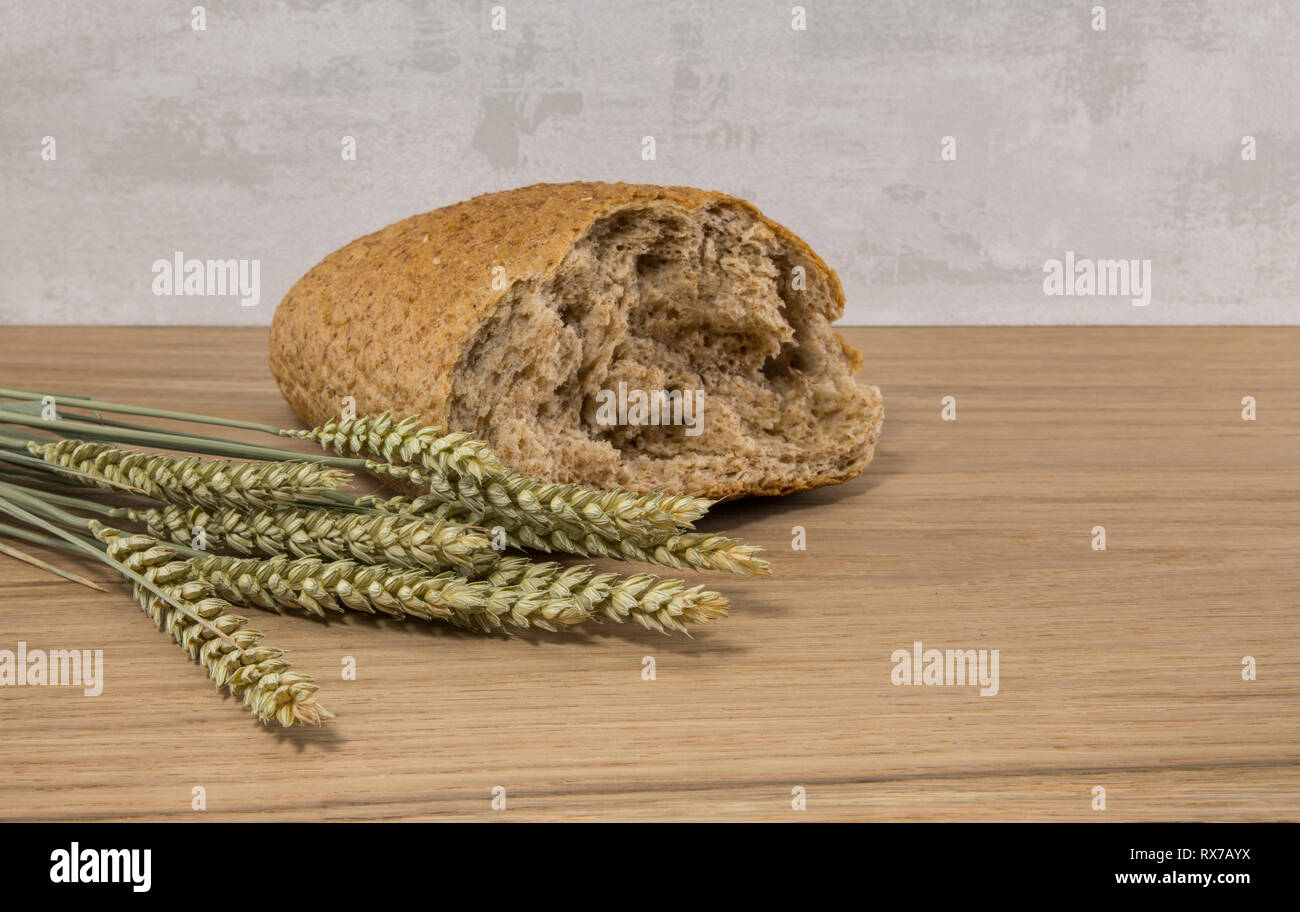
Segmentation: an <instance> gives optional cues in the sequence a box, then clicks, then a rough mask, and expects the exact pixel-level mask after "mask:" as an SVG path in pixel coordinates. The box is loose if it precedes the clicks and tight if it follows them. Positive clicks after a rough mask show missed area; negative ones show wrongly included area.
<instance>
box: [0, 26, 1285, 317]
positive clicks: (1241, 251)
mask: <svg viewBox="0 0 1300 912" xmlns="http://www.w3.org/2000/svg"><path fill="white" fill-rule="evenodd" d="M192 5H193V4H192V3H191V2H188V0H187V2H183V3H164V2H157V0H126V2H113V3H87V2H84V0H80V2H70V0H57V2H56V0H40V2H14V0H9V2H6V3H4V4H3V6H0V57H2V59H0V169H2V170H0V191H2V192H3V199H2V202H3V219H0V245H2V247H3V255H2V258H0V322H8V323H191V324H192V323H205V324H206V323H211V324H229V323H266V322H268V321H269V320H270V317H271V313H272V310H273V308H274V306H275V304H276V302H278V300H279V299H280V297H281V296H282V295H283V294H284V292H285V291H286V290H287V289H288V288H289V286H290V285H291V284H292V283H293V281H294V280H295V279H297V277H298V276H299V275H300V274H302V273H303V272H304V271H305V270H307V269H308V268H309V267H310V266H311V265H312V264H313V263H315V262H316V261H317V260H319V259H320V258H321V257H322V256H323V255H325V254H326V253H328V252H329V251H331V250H333V249H334V248H336V247H338V246H340V245H342V244H344V243H346V242H347V241H349V240H351V239H352V238H354V237H356V236H358V235H360V234H363V233H366V232H369V231H371V230H374V229H376V228H379V227H381V226H382V225H384V224H386V223H388V222H391V221H394V220H396V219H398V218H402V217H404V216H407V215H410V214H412V213H415V212H418V211H423V210H426V209H431V208H434V207H437V206H440V205H444V204H446V203H450V202H454V201H456V200H459V199H462V198H465V197H468V196H472V195H474V194H477V193H482V192H485V191H490V190H498V189H503V188H508V187H514V186H519V185H523V184H529V183H533V182H536V181H543V180H552V181H554V180H571V179H579V178H583V179H598V180H611V181H612V180H627V181H640V182H651V183H682V184H692V185H696V186H701V187H710V188H717V189H721V190H724V191H727V192H730V193H734V194H737V195H740V196H744V197H746V198H748V199H750V200H752V201H753V202H755V203H756V204H758V205H759V206H760V207H761V208H762V209H763V210H764V211H765V212H766V213H767V214H769V215H770V216H772V217H773V218H775V219H777V220H778V221H781V222H784V223H785V224H787V225H789V226H790V227H792V228H793V229H794V230H795V231H797V232H798V233H800V234H802V235H803V236H804V237H805V238H806V239H807V240H808V241H809V242H810V243H811V244H812V245H813V246H814V247H815V248H816V249H817V250H818V251H819V252H821V253H822V254H823V256H824V257H825V258H826V260H827V261H828V262H829V263H831V265H833V266H834V267H835V268H836V269H837V270H838V271H839V273H840V276H841V278H842V279H843V281H844V285H845V288H846V291H847V293H848V298H849V305H848V313H847V315H846V318H845V322H846V323H868V324H871V323H879V324H912V323H916V324H942V323H956V324H961V323H1004V324H1005V323H1010V324H1017V323H1295V322H1297V313H1298V312H1300V305H1298V304H1297V302H1298V301H1300V250H1298V248H1300V244H1298V243H1297V241H1300V164H1298V163H1300V91H1297V90H1298V87H1300V78H1298V77H1300V58H1298V56H1297V55H1298V53H1300V52H1298V51H1297V46H1298V45H1300V42H1297V37H1298V33H1300V26H1298V25H1297V9H1296V7H1295V6H1294V5H1293V4H1288V3H1265V2H1248V3H1240V2H1221V3H1215V2H1197V0H1185V2H1176V0H1160V2H1145V3H1134V2H1125V3H1108V4H1104V5H1105V6H1106V8H1107V10H1106V15H1107V21H1106V30H1105V31H1095V30H1093V28H1092V27H1091V24H1090V23H1091V19H1092V16H1093V12H1092V8H1093V7H1094V6H1096V5H1098V4H1096V3H1095V2H1046V0H1043V2H1037V0H1018V2H1017V0H993V2H985V3H975V2H957V0H952V2H912V0H897V2H887V3H867V2H828V0H810V2H807V3H805V4H804V7H805V8H806V10H807V30H806V31H795V30H793V29H792V28H791V8H792V5H793V4H791V3H789V2H754V0H750V2H741V0H725V2H724V0H715V2H710V0H670V2H644V3H613V2H573V0H569V2H562V0H547V2H512V0H499V2H497V3H490V2H489V3H480V2H448V3H432V2H431V3H425V2H419V0H334V2H328V0H321V2H312V0H294V2H288V3H268V2H259V3H253V2H213V3H210V4H208V5H206V13H207V29H206V31H194V30H193V29H192V28H191V12H190V9H191V6H192ZM493 6H503V7H504V8H505V10H506V29H505V30H504V31H493V30H492V28H491V24H490V20H491V16H492V8H493ZM47 135H48V136H53V137H55V139H56V141H57V152H58V158H57V161H54V162H49V161H43V160H42V158H41V155H40V148H41V141H42V137H44V136H47ZM347 135H351V136H354V137H356V141H357V150H358V160H357V161H355V162H345V161H343V160H342V157H341V155H340V148H341V147H340V141H341V138H342V137H344V136H347ZM646 135H652V136H654V137H655V139H656V145H657V149H656V151H657V158H656V160H655V161H643V160H642V157H641V148H642V147H641V138H642V137H643V136H646ZM1247 135H1249V136H1253V137H1255V139H1256V143H1257V160H1255V161H1243V159H1242V155H1241V150H1242V138H1243V137H1244V136H1247ZM944 136H952V137H954V138H955V139H956V143H957V160H956V161H941V160H940V154H939V153H940V143H941V140H942V138H943V137H944ZM176 250H181V251H183V252H184V253H185V254H186V255H187V256H194V257H199V258H228V257H250V258H252V257H256V258H259V259H260V260H261V261H262V302H261V304H260V305H259V306H257V307H253V308H244V307H240V306H239V303H238V301H237V300H236V299H234V298H217V297H207V298H181V297H175V298H168V297H155V296H154V295H153V294H152V292H151V290H150V283H151V280H152V278H153V276H152V273H151V264H152V263H153V261H154V260H156V259H159V258H168V257H170V256H171V255H172V253H173V252H174V251H176ZM1066 250H1073V251H1075V252H1076V253H1077V254H1078V255H1079V256H1081V257H1091V258H1112V257H1115V258H1119V257H1123V258H1149V259H1150V260H1151V261H1152V272H1153V282H1152V284H1153V295H1152V302H1151V304H1150V306H1148V307H1145V308H1138V307H1133V306H1132V305H1131V303H1130V302H1129V300H1128V299H1127V298H1063V297H1047V296H1045V295H1044V294H1043V291H1042V280H1043V273H1042V268H1043V263H1044V261H1045V260H1047V259H1049V258H1060V257H1063V256H1064V253H1065V251H1066Z"/></svg>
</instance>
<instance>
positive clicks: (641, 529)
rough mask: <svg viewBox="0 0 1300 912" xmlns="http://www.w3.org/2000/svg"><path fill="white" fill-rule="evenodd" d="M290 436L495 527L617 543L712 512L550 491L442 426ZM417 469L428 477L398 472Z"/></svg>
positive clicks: (619, 494)
mask: <svg viewBox="0 0 1300 912" xmlns="http://www.w3.org/2000/svg"><path fill="white" fill-rule="evenodd" d="M282 433H284V434H285V435H286V436H292V437H298V438H300V439H305V440H313V441H315V442H316V443H319V444H320V445H321V447H322V448H324V449H326V450H333V451H334V452H336V453H338V454H340V455H342V456H355V457H362V456H373V457H376V458H380V459H385V460H387V462H388V464H389V465H388V466H375V469H377V470H379V471H381V472H384V473H388V474H390V475H392V474H396V475H397V476H398V477H401V478H402V479H403V480H406V481H410V482H412V483H415V484H422V485H428V486H429V490H430V494H431V495H433V496H435V497H437V498H439V499H440V500H442V501H444V502H447V503H455V504H458V505H459V506H460V507H462V508H463V509H465V510H467V511H472V512H476V513H480V514H482V515H483V516H485V517H487V518H489V519H492V520H501V521H504V522H509V523H510V524H512V525H513V526H517V527H529V528H532V529H535V530H537V531H541V532H553V531H562V532H564V533H565V534H566V535H568V536H577V537H583V536H585V535H587V534H595V535H598V536H601V537H603V538H606V539H608V540H610V541H618V540H619V539H620V538H621V537H623V536H627V535H631V536H640V535H648V534H652V533H655V532H660V533H663V532H675V531H680V530H682V529H686V528H690V527H691V524H692V523H694V521H695V520H697V519H699V518H700V517H701V516H703V515H704V513H705V512H706V511H707V510H708V508H709V507H710V506H712V503H713V502H712V501H709V500H706V499H704V498H702V497H693V496H690V495H684V494H683V495H678V494H667V493H655V494H636V493H633V492H630V491H619V490H613V491H600V490H594V489H591V488H583V487H580V486H578V485H570V484H548V483H544V482H542V481H539V480H538V479H536V478H530V477H528V476H526V475H520V474H519V473H517V472H512V471H510V470H509V469H506V468H504V467H503V466H502V465H501V464H500V462H499V461H498V460H497V459H496V457H495V456H493V455H492V454H491V452H490V451H489V450H488V449H487V447H486V446H485V445H484V444H482V443H481V442H478V441H470V440H469V439H468V437H467V435H464V434H449V435H440V431H439V429H438V428H436V427H432V426H424V425H420V424H418V422H416V421H415V420H414V419H411V418H408V419H405V420H404V421H396V420H395V419H394V418H393V417H392V416H391V415H388V414H383V415H377V416H368V417H359V418H352V419H341V420H332V421H329V422H327V423H326V424H324V425H322V426H320V427H317V428H312V429H311V430H306V431H284V432H282ZM401 463H407V464H409V463H415V464H416V465H419V466H420V467H421V468H422V469H424V474H412V473H410V472H409V471H403V470H401V469H400V468H395V466H397V465H398V464H401Z"/></svg>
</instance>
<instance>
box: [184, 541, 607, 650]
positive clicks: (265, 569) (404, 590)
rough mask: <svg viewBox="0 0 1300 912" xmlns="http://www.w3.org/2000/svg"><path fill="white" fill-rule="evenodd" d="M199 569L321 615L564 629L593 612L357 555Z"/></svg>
mask: <svg viewBox="0 0 1300 912" xmlns="http://www.w3.org/2000/svg"><path fill="white" fill-rule="evenodd" d="M190 563H191V564H192V565H193V567H194V569H195V571H196V572H197V573H199V575H201V576H202V577H203V578H205V579H207V580H208V581H209V582H211V583H212V584H213V585H214V586H215V587H216V589H217V592H218V593H219V594H220V595H222V596H223V597H224V598H227V599H229V600H230V601H232V602H236V603H239V604H247V605H257V606H259V607H262V608H269V609H271V610H273V611H278V610H279V609H280V608H281V607H297V608H303V609H305V610H307V611H310V612H312V613H313V614H317V615H324V613H325V611H342V610H343V609H344V608H345V607H346V608H351V609H353V610H354V611H363V612H366V613H371V614H373V613H375V612H381V613H384V614H387V615H389V616H391V617H416V618H420V619H423V620H433V619H438V620H443V621H447V622H449V623H451V624H455V625H456V626H458V627H468V628H473V629H476V630H482V631H485V632H492V631H495V630H501V629H504V628H506V627H521V628H524V627H539V628H541V629H543V630H549V631H556V630H558V629H559V628H561V627H568V626H571V625H573V624H578V623H581V622H582V621H585V620H587V619H588V617H590V613H589V612H588V611H587V610H586V609H584V608H582V607H581V606H579V605H578V604H577V603H576V602H575V601H574V600H573V599H571V598H568V597H559V596H554V595H552V594H550V593H549V592H545V591H539V590H538V589H536V588H531V587H530V588H522V587H516V586H494V585H493V584H492V583H489V582H486V581H482V580H478V581H474V580H468V579H466V578H465V577H462V576H460V575H458V574H456V573H440V574H437V575H433V574H430V573H428V572H426V571H423V570H403V569H401V568H396V567H388V566H384V565H382V564H381V565H364V564H357V563H356V562H354V561H334V562H331V563H324V562H322V561H319V560H317V559H315V558H300V559H297V560H289V559H287V558H283V557H278V558H271V559H270V560H257V559H255V558H238V557H222V556H207V557H200V558H193V559H191V561H190Z"/></svg>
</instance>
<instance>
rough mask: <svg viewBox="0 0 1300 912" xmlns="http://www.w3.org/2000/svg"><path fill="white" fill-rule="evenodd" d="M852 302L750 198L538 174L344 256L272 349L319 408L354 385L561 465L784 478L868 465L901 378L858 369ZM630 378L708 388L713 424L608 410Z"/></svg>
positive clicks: (516, 458) (365, 398)
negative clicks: (861, 376) (862, 378)
mask: <svg viewBox="0 0 1300 912" xmlns="http://www.w3.org/2000/svg"><path fill="white" fill-rule="evenodd" d="M800 267H802V268H801V269H800ZM843 309H844V292H843V290H842V288H841V286H840V282H839V279H838V277H837V276H836V275H835V272H834V271H833V270H832V269H831V268H830V267H829V266H827V265H826V264H825V263H824V262H823V261H822V259H821V258H820V257H819V256H817V254H816V253H814V252H813V251H812V250H811V249H810V248H809V247H808V245H807V244H805V243H804V242H803V241H802V240H800V239H799V238H798V237H796V236H795V235H794V234H793V233H791V232H790V231H789V230H787V229H786V228H784V227H782V226H781V225H778V224H776V223H775V222H772V221H771V220H769V219H767V218H765V217H764V216H763V215H762V214H760V213H759V212H758V210H757V209H755V208H754V207H753V206H751V205H750V204H749V203H747V202H745V201H743V200H739V199H735V198H733V197H730V196H726V195H724V194H721V193H715V192H708V191H702V190H695V189H691V188H687V187H659V186H645V185H633V184H602V183H568V184H536V185H534V186H530V187H523V188H520V189H517V190H510V191H505V192H501V193H492V194H488V195H485V196H479V197H475V198H474V199H471V200H468V201H465V202H462V203H457V204H455V205H452V206H447V207H445V208H442V209H437V210H435V211H433V212H428V213H425V214H423V215H417V216H413V217H411V218H408V219H405V220H403V221H400V222H397V223H395V224H393V225H389V226H388V227H387V228H384V229H382V230H380V231H377V232H375V233H374V234H369V235H366V236H365V237H362V238H358V239H357V240H355V241H353V242H352V243H350V244H348V245H347V246H345V247H343V248H341V249H339V250H337V251H335V252H334V253H331V254H330V255H329V256H327V257H325V259H324V260H322V261H321V262H320V263H319V264H317V265H316V266H315V267H313V268H312V269H311V271H310V272H308V273H307V274H306V275H305V276H303V277H302V278H301V279H300V280H299V281H298V282H297V284H295V285H294V286H293V288H292V289H291V290H290V291H289V293H288V294H287V295H286V296H285V298H284V300H283V301H282V302H281V304H280V306H279V308H278V309H277V310H276V313H275V316H274V319H273V321H272V324H271V342H270V362H271V370H272V372H273V373H274V375H275V378H276V380H277V381H278V382H279V384H280V388H281V390H282V391H283V393H284V396H285V398H286V399H287V400H288V402H289V404H290V406H291V407H292V408H293V410H294V411H295V412H296V413H297V414H298V416H299V417H300V418H302V419H303V420H304V421H306V422H307V423H308V424H311V425H316V424H320V423H322V422H324V421H326V420H328V419H329V418H331V417H336V416H338V414H339V412H340V410H341V409H342V407H343V402H344V397H346V396H352V397H355V406H356V411H357V414H365V413H373V412H381V411H392V412H393V413H395V414H397V415H399V416H406V415H419V416H421V417H422V418H423V419H424V420H425V421H426V422H428V423H431V424H439V425H443V426H445V427H448V428H450V429H454V430H463V431H467V432H469V433H472V434H473V435H474V436H476V437H479V438H482V439H483V440H485V441H487V442H488V444H489V445H490V446H491V448H492V449H493V450H494V451H495V453H496V454H497V456H498V457H499V458H500V459H501V461H502V462H504V463H505V464H506V465H508V466H510V467H511V468H513V469H516V470H517V471H520V472H524V473H526V474H530V475H536V476H538V477H540V478H543V479H546V480H548V481H558V482H574V483H581V484H586V485H590V486H597V487H614V486H621V487H626V488H632V489H636V490H643V491H645V490H658V489H671V490H676V491H691V492H698V493H701V494H704V495H705V496H709V497H733V496H741V495H748V494H783V493H788V492H792V491H798V490H803V489H806V488H812V487H816V486H818V485H825V484H832V483H835V482H841V481H845V480H847V479H850V478H853V477H855V476H856V475H858V474H859V473H861V472H862V470H863V469H864V468H865V467H866V466H867V464H868V463H869V462H870V461H871V458H872V455H873V452H874V447H875V444H876V439H877V436H878V434H879V432H880V427H881V422H882V420H883V414H884V413H883V408H882V404H881V397H880V391H879V390H878V389H877V388H875V387H873V386H863V385H859V384H858V383H857V382H856V381H855V380H854V375H855V374H856V373H857V371H858V370H859V368H860V367H861V363H862V359H861V356H860V355H859V354H858V352H856V351H855V350H854V349H852V348H850V347H849V346H848V345H847V344H846V343H845V342H844V341H843V339H841V338H840V336H839V335H838V334H837V333H836V332H835V331H834V330H833V329H832V328H831V323H832V321H834V320H835V319H836V318H838V317H839V316H840V315H841V314H842V313H843ZM620 382H622V383H625V384H626V388H627V389H629V390H642V391H647V392H654V391H658V390H704V397H703V399H702V402H701V412H700V417H701V418H702V420H701V421H700V424H699V433H698V435H697V436H691V435H688V434H687V433H686V432H685V431H686V428H684V427H682V426H678V425H664V424H660V425H644V424H643V425H636V426H627V425H608V424H604V423H602V421H601V415H600V409H601V404H602V403H603V402H606V403H607V402H608V401H609V400H608V398H605V397H607V396H608V395H609V394H605V397H602V394H601V391H602V390H610V391H613V390H616V389H617V388H618V384H619V383H620ZM604 414H605V416H606V417H608V415H609V412H608V410H606V412H605V413H604ZM665 420H666V419H665Z"/></svg>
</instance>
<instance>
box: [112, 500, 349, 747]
mask: <svg viewBox="0 0 1300 912" xmlns="http://www.w3.org/2000/svg"><path fill="white" fill-rule="evenodd" d="M90 526H91V530H92V532H93V533H94V535H95V537H96V538H98V539H99V540H100V541H101V542H103V543H104V545H105V546H106V547H107V549H108V553H109V556H110V557H112V558H113V559H114V560H115V561H117V562H119V563H121V564H122V565H124V566H126V567H128V568H130V569H131V570H133V571H135V572H136V573H138V574H140V575H141V576H143V577H144V578H146V579H148V580H149V581H150V582H151V583H152V584H153V585H155V586H157V587H158V588H159V589H161V590H162V591H164V592H166V593H167V594H168V596H170V597H171V598H173V599H175V600H177V601H178V602H180V603H182V604H184V605H185V606H186V607H187V609H188V612H189V614H190V615H193V616H192V617H191V616H189V615H187V614H186V613H184V612H181V611H179V610H177V609H176V608H175V607H174V606H172V605H170V604H168V603H167V602H166V601H164V600H163V599H161V598H159V597H158V596H157V595H155V594H154V593H152V592H149V591H147V590H145V589H144V588H143V587H142V586H140V585H139V584H138V583H135V584H133V589H134V592H135V597H136V598H137V599H138V600H139V602H140V604H141V606H142V607H143V608H144V610H145V612H146V613H147V614H148V615H149V616H150V617H151V618H153V621H154V624H155V625H157V627H158V629H159V630H162V631H164V632H166V633H167V634H169V635H170V636H171V637H172V639H174V640H175V641H176V642H177V643H178V644H180V646H181V647H183V648H184V649H185V651H186V652H187V653H189V656H190V658H192V659H194V660H195V661H196V662H198V663H199V664H200V665H202V666H203V668H204V670H206V671H207V673H208V677H209V678H211V679H212V680H213V682H215V683H216V685H217V686H218V687H222V686H225V687H228V688H229V689H230V692H231V693H232V694H235V695H236V696H238V697H240V698H241V699H242V701H243V704H244V707H245V708H246V709H248V710H249V711H251V712H252V713H253V714H254V715H256V716H257V717H258V718H259V719H261V720H262V721H263V722H270V721H272V720H275V721H278V722H279V723H280V724H281V725H283V726H285V727H288V726H291V725H297V724H304V723H308V722H311V723H317V724H319V723H320V722H323V721H325V720H327V719H330V718H333V715H334V714H333V713H331V712H330V711H329V710H328V709H326V708H325V707H324V706H322V705H321V704H319V703H317V702H316V693H317V691H318V690H319V688H318V687H317V686H316V684H315V682H314V681H313V679H312V678H311V676H310V675H307V674H303V673H302V672H298V671H294V670H293V668H292V667H291V666H290V664H289V662H288V661H287V660H286V659H285V658H284V655H283V653H282V652H281V651H280V650H279V649H276V648H274V647H271V646H266V645H264V644H262V642H261V640H262V636H263V634H262V633H261V632H260V631H258V630H253V629H250V628H248V627H245V626H244V625H245V624H246V623H247V620H246V619H245V618H242V617H239V616H238V615H234V614H227V613H226V610H227V609H228V608H230V607H231V606H230V603H229V602H228V601H226V600H225V599H222V598H218V597H217V596H216V595H215V594H214V593H215V591H214V588H213V586H212V584H211V583H209V582H207V581H206V580H204V579H202V578H200V577H199V575H198V574H197V573H196V572H195V571H194V568H193V567H191V566H190V565H189V563H188V562H186V561H185V560H183V559H181V558H180V556H179V555H178V554H177V553H176V551H175V550H174V549H172V548H169V547H168V546H166V545H164V544H162V543H161V542H159V541H158V540H157V539H154V538H151V537H150V536H147V535H126V534H123V533H121V532H119V531H118V530H116V529H112V528H109V527H108V526H105V525H103V524H102V523H99V522H97V521H92V522H91V523H90ZM195 618H201V619H202V620H203V622H204V623H205V624H206V625H210V627H211V628H215V630H217V631H219V632H220V634H221V636H220V637H219V636H216V635H214V634H213V633H212V632H211V630H209V629H205V627H204V625H203V624H200V623H199V622H198V621H196V620H195Z"/></svg>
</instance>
